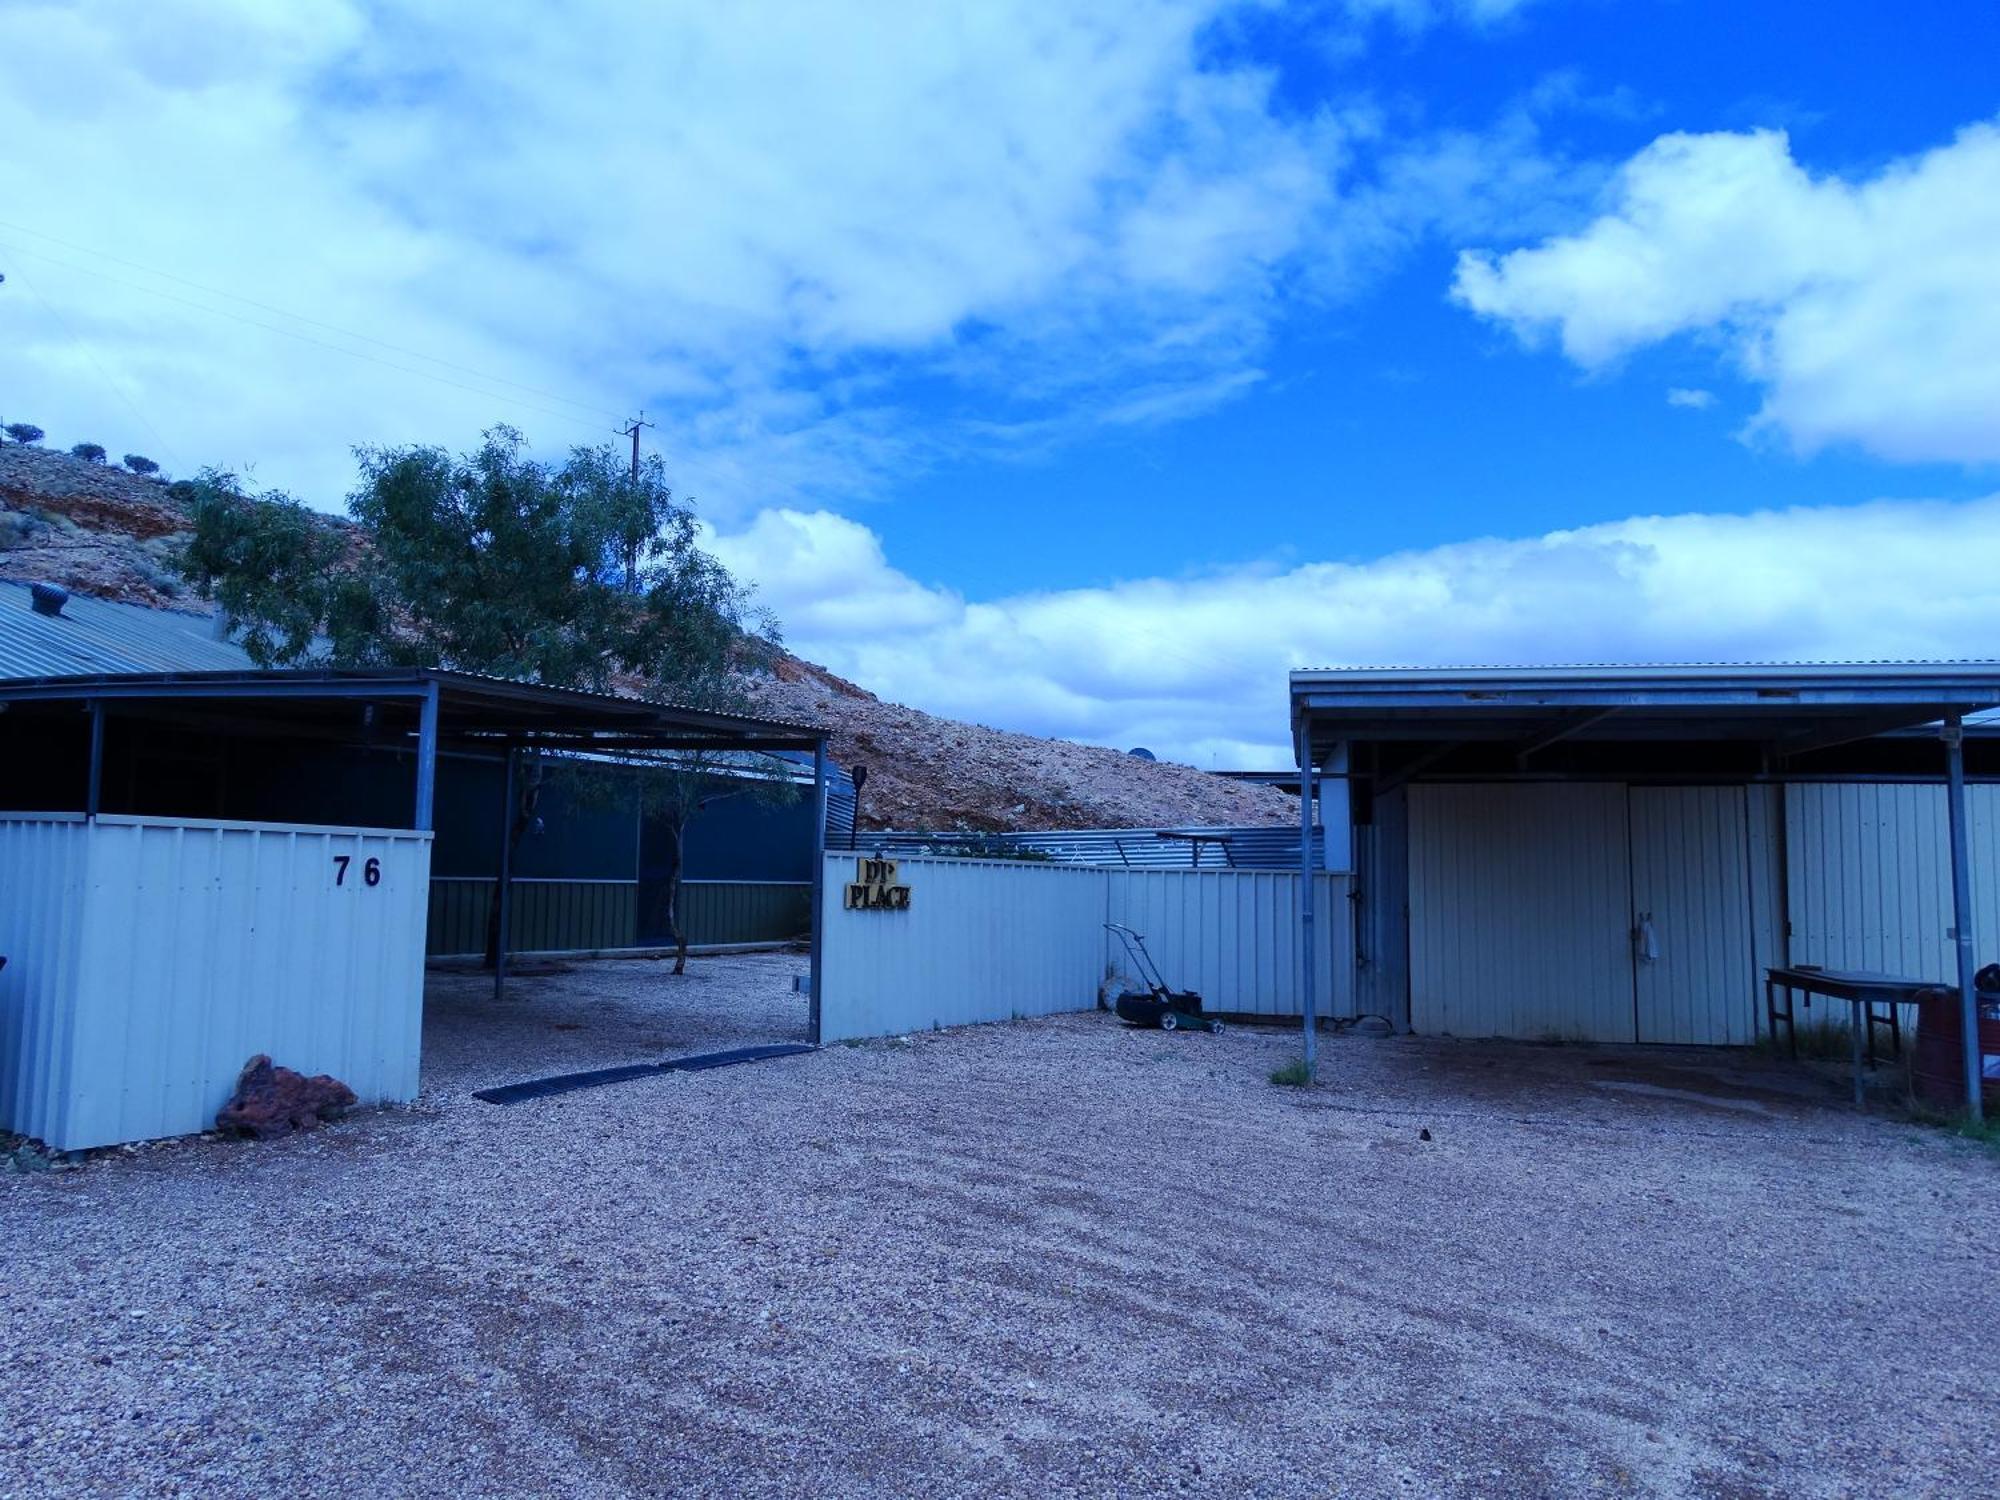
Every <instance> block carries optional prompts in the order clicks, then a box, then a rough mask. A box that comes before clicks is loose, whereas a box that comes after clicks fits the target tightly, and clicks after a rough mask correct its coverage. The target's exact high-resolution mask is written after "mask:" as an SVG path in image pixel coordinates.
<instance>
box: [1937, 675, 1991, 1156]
mask: <svg viewBox="0 0 2000 1500" xmlns="http://www.w3.org/2000/svg"><path fill="white" fill-rule="evenodd" d="M1944 762H1945V780H1946V783H1947V784H1946V796H1945V802H1946V805H1947V808H1948V810H1949V811H1950V814H1951V932H1952V941H1953V943H1954V944H1955V945H1956V947H1957V948H1958V1004H1959V1017H1960V1024H1961V1025H1962V1026H1963V1028H1964V1034H1965V1112H1966V1114H1967V1115H1968V1116H1969V1117H1970V1118H1971V1119H1972V1120H1973V1121H1974V1122H1975V1123H1977V1122H1978V1121H1979V1120H1980V1119H1981V1118H1982V1116H1983V1114H1984V1111H1983V1109H1982V1107H1981V1102H1980V1097H1979V1095H1980V1088H1981V1085H1982V1084H1983V1083H1984V1082H1985V1079H1984V1077H1983V1074H1984V1071H1985V1070H1984V1068H1983V1067H1982V1059H1981V1057H1980V1052H1979V995H1978V993H1977V991H1976V990H1975V989H1974V987H1973V982H1972V974H1973V969H1974V966H1975V964H1976V963H1977V959H1976V957H1975V956H1974V953H1973V947H1972V942H1973V932H1972V860H1971V856H1970V854H1969V853H1968V851H1967V835H1966V817H1965V725H1964V722H1963V721H1962V720H1961V719H1960V718H1959V716H1958V715H1957V714H1947V715H1946V716H1945V721H1944Z"/></svg>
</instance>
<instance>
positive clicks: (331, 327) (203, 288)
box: [0, 219, 616, 420]
mask: <svg viewBox="0 0 2000 1500" xmlns="http://www.w3.org/2000/svg"><path fill="white" fill-rule="evenodd" d="M0 229H11V230H15V231H16V232H18V233H21V234H28V235H33V236H34V237H35V238H36V239H38V240H47V241H48V242H49V243H50V244H52V245H61V246H63V247H64V248H65V249H69V250H76V251H80V252H82V253H83V254H85V255H92V256H95V257H97V258H98V259H99V260H108V261H110V262H111V263H112V264H113V265H119V266H126V267H128V268H130V269H131V270H134V271H142V272H144V273H145V274H146V275H148V276H158V277H160V278H161V279H162V280H164V281H177V282H179V283H180V284H181V285H182V286H187V287H193V288H194V289H195V290H196V291H198V292H205V293H207V294H208V295H209V296H211V297H221V298H224V299H225V300H227V301H230V302H240V303H242V304H243V305H244V306H245V307H254V308H257V309H259V310H260V311H263V312H268V313H276V314H277V315H278V316H279V317H281V318H291V319H292V320H293V321H295V322H299V323H305V324H308V325H309V326H311V327H314V328H323V329H325V330H326V331H327V332H329V333H337V334H339V335H341V336H342V337H343V338H350V339H357V340H359V341H360V342H361V343H364V344H373V345H375V346H376V347H377V348H379V349H387V350H389V351H390V352H392V353H395V354H402V355H406V356H408V357H409V358H411V359H421V360H423V361H425V362H426V363H427V364H434V365H442V366H443V367H444V368H445V369H447V370H456V371H458V372H459V373H460V374H461V375H471V376H474V377H476V378H478V379H480V380H486V381H491V382H492V383H493V384H495V385H504V386H509V387H511V388H512V389H514V390H517V391H525V392H527V393H528V394H529V395H531V396H541V397H543V398H545V399H547V400H550V401H560V402H561V403H562V404H563V405H564V406H574V407H576V408H577V409H578V410H579V411H587V412H591V413H593V414H595V415H597V416H601V417H604V418H606V419H609V420H616V417H615V414H614V413H612V412H610V411H607V410H605V409H604V408H603V407H600V406H594V405H592V404H591V403H589V402H587V401H577V400H574V399H572V398H571V397H569V396H564V395H561V394H559V393H558V392H555V391H545V390H543V389H541V388H540V387H539V386H532V385H523V384H522V383H521V382H520V381H518V380H509V379H507V378H506V377H505V376H502V375H492V374H489V373H487V372H486V371H484V370H479V369H474V368H473V367H472V366H471V365H462V364H459V363H457V362H456V361H453V360H449V359H441V358H439V357H438V356H437V355H435V354H425V353H424V352H423V351H422V350H420V349H410V348H406V347H405V346H403V345H401V344H392V343H390V342H389V341H388V340H387V339H378V338H375V337H374V336H372V335H370V334H366V333H356V332H355V331H354V330H353V329H351V328H343V327H341V326H340V325H339V324H338V323H328V322H326V321H325V320H323V319H320V318H309V317H307V316H306V315H305V314H304V313H295V312H292V311H290V310H289V309H287V308H283V307H277V306H274V305H273V304H271V303H269V302H259V301H258V300H257V299H256V298H254V297H244V296H239V295H238V294H237V293H235V292H225V291H223V290H222V289H221V288H220V287H212V286H208V285H206V284H204V283H202V282H199V281H195V280H192V279H191V278H189V277H186V276H180V275H177V274H175V273H174V272H172V271H162V270H159V269H158V268H156V267H153V266H148V265H145V264H144V263H142V262H140V261H136V260H128V259H126V258H125V257H124V256H120V255H112V254H110V253H109V252H108V251H104V250H93V249H91V247H90V246H88V245H80V244H78V243H77V242H76V241H74V240H66V239H63V238H61V237H59V236H57V235H53V234H45V233H43V232H42V231H41V230H39V229H29V228H28V227H27V226H26V225H22V224H13V223H9V222H8V221H7V220H5V219H0ZM26 253H30V254H32V253H33V252H26ZM43 259H47V260H53V259H54V258H53V257H50V256H44V257H43ZM54 264H56V265H65V264H67V262H64V261H59V260H55V261H54ZM70 269H71V270H74V271H82V272H83V273H84V274H85V275H100V276H101V275H103V274H104V273H103V272H101V271H92V270H90V269H89V268H88V267H86V266H70ZM106 279H107V280H115V278H111V277H106ZM118 284H119V285H121V286H131V285H132V283H130V282H119V283H118ZM134 290H136V291H150V290H153V289H152V288H149V287H134ZM191 305H195V306H199V305H200V304H191ZM214 311H220V309H219V308H218V309H214ZM259 326H263V325H259ZM412 373H416V372H414V371H413V372H412Z"/></svg>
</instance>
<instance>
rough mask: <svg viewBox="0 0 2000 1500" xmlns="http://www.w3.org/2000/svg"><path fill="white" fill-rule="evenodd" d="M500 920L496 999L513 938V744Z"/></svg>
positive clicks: (504, 791) (504, 798)
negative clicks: (509, 944) (508, 945)
mask: <svg viewBox="0 0 2000 1500" xmlns="http://www.w3.org/2000/svg"><path fill="white" fill-rule="evenodd" d="M500 785H501V792H500V891H499V896H500V923H499V927H498V930H497V933H496V935H495V938H494V942H493V998H494V999H495V1000H498V999H499V998H500V994H501V991H503V990H504V989H506V987H507V944H508V941H509V940H510V939H511V938H512V937H513V933H512V932H511V931H510V929H511V928H512V927H513V925H514V924H513V920H512V919H513V916H514V819H515V818H516V817H518V816H519V814H518V813H516V812H515V810H514V747H513V746H512V745H509V746H508V747H507V758H506V770H505V771H503V772H502V773H501V776H500Z"/></svg>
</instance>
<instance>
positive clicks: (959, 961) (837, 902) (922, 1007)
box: [820, 854, 1106, 1042]
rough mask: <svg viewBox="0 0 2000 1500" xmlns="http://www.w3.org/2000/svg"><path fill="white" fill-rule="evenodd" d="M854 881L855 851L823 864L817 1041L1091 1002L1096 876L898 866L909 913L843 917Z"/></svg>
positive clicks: (1007, 865)
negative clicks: (906, 891)
mask: <svg viewBox="0 0 2000 1500" xmlns="http://www.w3.org/2000/svg"><path fill="white" fill-rule="evenodd" d="M854 876H855V856H854V855H852V854H829V855H828V856H827V861H826V887H825V898H824V904H823V906H822V909H821V920H822V921H823V922H824V923H825V927H824V930H823V935H822V939H821V941H822V943H823V954H824V957H823V965H822V978H821V984H822V986H823V989H824V993H823V995H822V997H821V1004H820V1040H821V1041H823V1042H837V1041H845V1040H848V1039H851V1038H856V1037H870V1036H892V1035H896V1034H899V1033H903V1032H909V1031H917V1030H928V1029H930V1028H932V1027H935V1026H963V1025H967V1024H970V1023H972V1022H977V1021H1004V1020H1009V1019H1012V1018H1018V1017H1021V1016H1041V1015H1051V1014H1054V1013H1055V1012H1058V1011H1068V1010H1086V1009H1089V1008H1091V1007H1093V1006H1095V1005H1096V1003H1097V985H1098V982H1099V980H1100V979H1101V978H1102V974H1103V961H1104V937H1105V933H1104V902H1105V892H1104V882H1105V879H1106V872H1105V871H1103V870H1095V869H1086V868H1081V867H1077V866H1065V865H1050V864H1023V863H1020V862H1018V861H1011V860H947V859H904V860H902V861H901V862H900V866H899V878H900V880H901V881H902V883H904V884H907V885H908V886H909V887H910V904H909V907H908V909H907V910H882V909H870V910H849V909H847V908H846V906H845V905H844V904H843V894H844V891H845V889H846V886H847V884H848V883H849V882H850V881H852V880H853V879H854Z"/></svg>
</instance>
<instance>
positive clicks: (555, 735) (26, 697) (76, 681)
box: [0, 667, 826, 750]
mask: <svg viewBox="0 0 2000 1500" xmlns="http://www.w3.org/2000/svg"><path fill="white" fill-rule="evenodd" d="M433 693H435V694H436V697H437V704H438V715H437V722H438V736H439V739H440V741H441V742H443V743H446V744H460V745H466V744H473V745H494V746H498V745H504V744H520V745H538V746H542V747H545V748H552V749H564V748H567V749H575V750H675V749H725V750H728V749H742V750H811V749H813V748H814V747H815V746H816V745H818V744H820V743H822V742H823V741H824V740H825V738H826V731H825V730H824V729H822V728H819V727H818V726H815V725H807V724H792V723H787V722H785V721H783V720H778V719H762V718H755V717H751V716H748V715H744V714H733V713H718V712H715V711H713V710H709V709H703V708H695V707H691V706H688V705H685V704H674V703H656V702H651V701H649V700H647V699H643V698H626V697H620V696H617V695H614V694H610V693H593V692H584V691H581V690H578V689H574V688H557V687H545V686H542V685H541V684H538V683H527V682H515V681H512V680H510V679H507V678H504V677H486V676H482V675H480V674H478V673H473V672H452V671H445V670H442V669H438V668H431V667H386V668H348V669H333V668H300V669H294V670H288V671H228V672H153V673H116V674H102V675H94V676H77V677H15V678H5V679H0V705H5V704H8V703H21V704H29V703H61V702H66V701H70V702H90V701H97V702H103V703H107V704H108V703H113V702H117V703H124V704H130V705H133V706H135V707H136V706H138V705H146V706H148V707H149V708H155V709H160V710H178V711H180V712H181V713H182V714H183V715H187V714H200V715H202V716H205V717H209V718H211V719H213V720H218V721H227V720H230V719H234V720H237V721H239V722H240V721H242V720H246V719H249V718H251V717H253V716H254V718H255V719H256V720H257V721H259V722H260V723H261V724H262V725H263V726H265V727H268V728H283V729H286V730H291V731H294V732H299V733H306V734H313V733H319V734H322V735H325V736H326V737H329V738H351V737H353V735H354V733H355V729H354V727H353V726H354V724H355V719H354V704H355V703H356V701H357V700H359V701H360V702H362V703H374V704H379V705H381V706H382V707H384V708H385V709H390V708H400V709H401V710H402V712H401V713H400V714H398V715H396V716H397V717H403V716H413V715H414V712H415V709H416V707H417V706H418V704H419V703H420V702H421V701H422V700H423V699H425V698H427V697H429V696H430V695H431V694H433ZM253 705H254V707H253ZM216 727H218V728H220V727H224V726H223V724H222V723H217V725H216ZM385 727H386V726H385Z"/></svg>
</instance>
